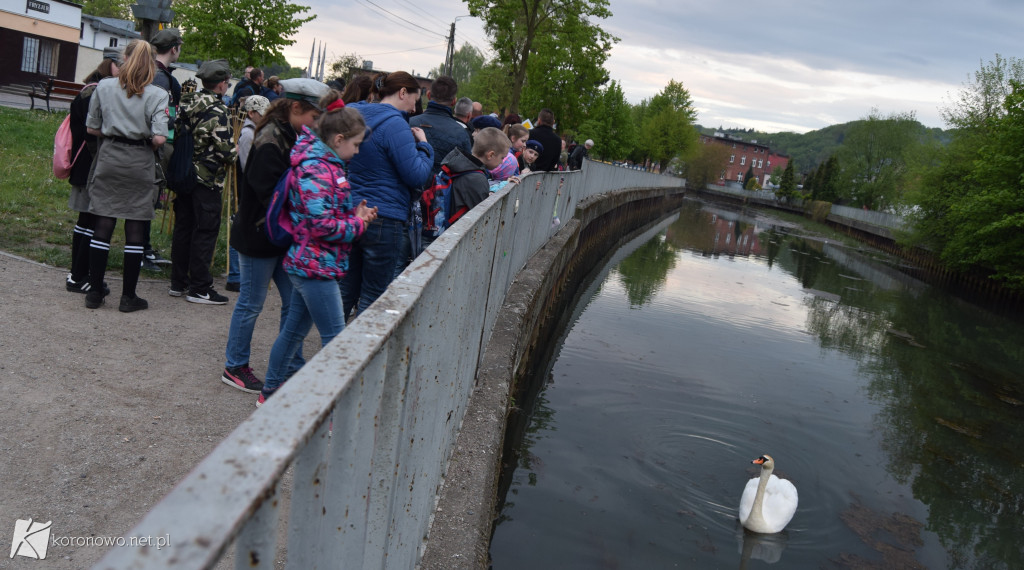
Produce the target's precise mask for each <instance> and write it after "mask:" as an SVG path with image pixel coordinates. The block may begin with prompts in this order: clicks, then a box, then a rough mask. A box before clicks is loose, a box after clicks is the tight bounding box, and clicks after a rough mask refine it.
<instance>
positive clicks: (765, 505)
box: [740, 455, 797, 534]
mask: <svg viewBox="0 0 1024 570" xmlns="http://www.w3.org/2000/svg"><path fill="white" fill-rule="evenodd" d="M751 463H754V464H756V465H760V466H761V476H760V477H754V478H753V479H751V480H750V481H747V486H746V487H744V488H743V496H742V497H741V498H740V524H742V525H743V526H744V527H746V528H747V530H750V531H753V532H759V533H762V534H773V533H776V532H782V529H784V528H786V525H787V524H789V521H791V520H793V515H794V514H795V513H796V504H797V494H796V487H794V486H793V484H792V483H790V482H789V481H787V480H785V479H779V478H778V477H776V476H775V475H772V470H774V469H775V461H774V460H773V459H772V456H771V455H762V456H761V457H758V458H757V459H755V460H753V461H751Z"/></svg>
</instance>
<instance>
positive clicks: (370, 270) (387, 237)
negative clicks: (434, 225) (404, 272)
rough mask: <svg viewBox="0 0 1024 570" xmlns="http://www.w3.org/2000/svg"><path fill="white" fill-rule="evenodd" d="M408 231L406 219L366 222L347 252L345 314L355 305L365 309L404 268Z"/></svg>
mask: <svg viewBox="0 0 1024 570" xmlns="http://www.w3.org/2000/svg"><path fill="white" fill-rule="evenodd" d="M407 238H408V234H407V232H406V228H405V222H402V221H399V220H392V219H389V218H377V219H376V220H374V221H372V222H370V223H369V224H368V225H367V226H366V231H365V232H364V233H363V235H362V236H360V237H359V240H358V241H356V242H355V243H354V244H352V253H350V254H349V256H348V272H347V273H346V274H345V277H344V278H342V280H341V293H342V297H343V299H344V302H345V314H346V315H348V314H349V313H351V312H352V309H355V315H358V314H359V313H362V312H363V311H365V310H366V307H369V306H370V305H371V304H372V303H373V302H374V301H376V300H377V297H380V296H381V294H382V293H384V290H385V289H387V288H388V285H390V284H391V281H393V280H394V278H395V277H396V276H397V275H398V273H400V272H401V270H400V269H399V268H400V267H401V266H403V264H402V261H403V257H402V253H403V251H402V249H403V247H404V246H405V243H406V240H407Z"/></svg>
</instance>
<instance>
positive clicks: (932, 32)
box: [284, 0, 1024, 133]
mask: <svg viewBox="0 0 1024 570" xmlns="http://www.w3.org/2000/svg"><path fill="white" fill-rule="evenodd" d="M292 1H293V2H295V3H298V4H303V5H308V6H310V7H311V8H312V13H315V14H316V16H317V17H316V19H315V20H313V21H312V22H308V23H306V24H304V25H303V27H302V28H301V30H300V31H299V32H298V33H297V34H296V35H295V36H294V38H293V39H295V40H296V43H295V44H294V45H292V46H290V47H286V48H285V50H284V54H285V57H286V58H287V59H288V61H289V62H290V63H291V64H292V65H294V66H298V67H306V66H307V65H308V64H309V54H310V49H311V48H312V46H313V45H314V41H315V42H316V43H317V44H319V43H320V42H324V45H325V46H326V51H327V54H328V55H327V62H328V65H329V64H330V62H331V60H332V59H335V58H337V57H340V56H342V55H345V54H351V53H355V54H357V55H359V56H360V57H361V58H363V59H366V60H370V61H373V63H374V67H375V68H377V69H386V70H390V71H394V70H405V71H409V72H415V73H417V74H420V75H426V74H427V72H428V71H429V70H430V69H431V68H434V67H437V66H438V65H440V64H441V63H442V62H443V61H444V55H445V49H446V37H447V34H448V31H449V27H450V26H451V23H452V21H453V20H455V19H456V18H458V20H457V24H456V32H455V38H456V43H457V46H461V45H462V44H463V43H465V42H468V43H470V44H472V45H474V46H476V47H478V48H480V49H482V50H483V51H484V52H485V53H487V54H488V55H490V50H489V45H488V41H487V35H486V33H485V32H484V29H483V23H482V22H481V21H480V20H479V19H477V18H473V17H469V16H468V14H469V10H468V9H467V8H466V5H465V3H463V2H459V1H457V0H345V1H337V0H292ZM610 9H611V12H612V14H613V15H612V17H611V18H608V19H606V20H603V21H599V23H600V24H601V26H602V27H603V28H604V29H605V30H607V31H608V32H610V33H611V34H613V35H615V36H616V37H618V38H620V40H621V41H619V42H618V43H617V44H615V46H614V47H613V48H612V50H611V54H610V56H609V58H608V60H607V62H606V63H605V67H606V68H607V69H608V71H609V73H610V75H611V79H613V80H616V81H618V82H620V83H621V84H622V88H623V91H624V93H625V95H626V98H627V99H628V100H629V101H630V102H631V103H638V102H640V101H641V100H643V99H645V98H649V97H651V96H653V95H655V94H657V93H658V92H659V91H660V90H661V89H663V88H664V87H665V85H667V84H668V82H669V80H672V79H674V80H676V81H679V82H682V84H683V86H684V87H685V88H686V89H687V90H689V92H690V95H691V97H692V99H693V101H694V106H695V108H696V110H697V122H698V123H700V124H701V125H704V126H706V127H713V128H717V127H719V126H721V127H724V128H744V129H745V128H753V129H757V130H760V131H766V132H779V131H792V132H799V133H803V132H807V131H810V130H816V129H820V128H823V127H826V126H828V125H833V124H839V123H845V122H848V121H853V120H857V119H861V118H864V117H865V116H867V115H868V113H870V112H871V110H872V109H878V111H879V112H881V113H882V114H883V115H889V114H892V113H905V112H913V113H914V114H915V116H916V117H917V120H919V121H920V122H921V123H923V124H924V125H926V126H929V127H945V125H944V124H943V122H942V119H941V115H940V111H939V109H940V108H941V107H944V106H947V105H948V104H949V103H950V102H951V101H952V100H953V98H954V97H955V96H956V94H957V92H958V91H959V90H960V89H962V88H963V86H964V84H965V83H966V82H967V81H969V80H970V78H971V76H972V75H973V73H974V72H975V71H977V70H978V69H980V67H981V64H982V62H989V61H992V60H994V59H995V56H996V54H997V53H998V54H1000V55H1002V56H1004V57H1024V53H1021V52H1024V49H1022V48H1021V45H1022V44H1021V41H1020V37H1021V34H1022V30H1024V3H1021V2H1020V1H1019V0H972V1H970V2H968V1H965V0H928V1H922V0H857V1H855V2H836V1H834V0H831V1H830V0H775V1H774V2H754V1H751V0H733V1H730V2H724V1H718V2H715V1H709V0H611V2H610ZM527 111H531V110H527Z"/></svg>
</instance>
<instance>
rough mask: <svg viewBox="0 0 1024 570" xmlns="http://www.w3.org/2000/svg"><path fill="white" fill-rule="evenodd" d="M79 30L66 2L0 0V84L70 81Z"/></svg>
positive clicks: (77, 10) (76, 9) (74, 9)
mask: <svg viewBox="0 0 1024 570" xmlns="http://www.w3.org/2000/svg"><path fill="white" fill-rule="evenodd" d="M81 27H82V7H81V5H79V4H76V3H74V2H71V1H70V0H0V54H3V55H2V56H0V83H3V84H10V83H21V84H27V83H31V82H33V81H39V80H42V79H45V78H46V77H51V76H52V77H57V78H58V79H64V80H67V81H74V80H75V71H76V68H75V65H76V62H77V59H78V39H79V36H80V35H81Z"/></svg>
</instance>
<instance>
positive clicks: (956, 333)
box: [864, 295, 1024, 568]
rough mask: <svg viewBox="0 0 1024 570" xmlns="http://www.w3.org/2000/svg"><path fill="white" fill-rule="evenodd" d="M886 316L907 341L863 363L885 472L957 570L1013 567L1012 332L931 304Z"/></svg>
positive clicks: (1018, 488) (1017, 434)
mask: <svg viewBox="0 0 1024 570" xmlns="http://www.w3.org/2000/svg"><path fill="white" fill-rule="evenodd" d="M889 313H890V318H891V320H892V321H893V326H894V327H895V328H896V329H898V330H905V331H911V334H912V335H913V337H914V338H913V340H914V341H915V342H914V343H911V342H908V341H909V340H910V339H907V338H906V337H904V336H896V335H889V337H888V338H887V341H886V342H885V343H884V345H883V346H882V347H881V350H880V351H879V352H878V353H877V354H876V355H874V356H873V358H871V359H869V360H867V361H866V362H864V365H865V368H866V369H867V370H868V371H869V372H870V373H871V375H872V378H873V379H872V380H871V383H870V384H869V387H868V390H869V394H870V396H871V397H872V399H874V400H876V401H878V402H880V403H881V404H882V411H881V412H880V413H879V414H878V417H879V419H881V420H883V421H882V422H880V425H882V426H884V427H885V428H886V429H885V431H884V433H883V445H884V447H885V450H886V451H887V453H888V454H889V470H890V472H891V473H892V474H893V476H894V477H895V478H896V479H897V480H898V481H900V482H901V483H907V482H909V483H910V485H911V488H912V489H913V492H914V496H915V497H916V498H917V499H918V500H920V501H921V502H923V503H925V504H927V505H928V506H929V514H928V529H929V530H931V531H933V532H935V533H936V534H937V535H938V536H939V538H940V540H941V541H942V543H943V545H944V546H945V547H946V548H947V549H948V550H949V552H950V554H951V555H952V557H953V560H954V562H955V564H956V566H957V567H975V568H978V567H986V568H987V567H995V568H1000V567H1005V568H1010V567H1019V566H1020V564H1021V561H1024V543H1022V542H1021V541H1020V531H1021V524H1022V521H1024V470H1022V467H1024V464H1022V461H1021V460H1020V453H1021V452H1020V449H1021V446H1022V444H1024V426H1022V424H1021V415H1022V411H1024V409H1022V408H1024V402H1022V401H1024V394H1022V391H1024V387H1022V385H1021V378H1020V376H1019V374H1020V371H1021V370H1022V369H1024V366H1022V362H1024V355H1022V347H1024V335H1022V334H1021V331H1020V326H1019V325H1014V324H1012V323H1008V322H997V321H999V319H997V318H995V317H991V316H990V315H986V314H982V313H981V312H980V311H977V310H974V309H972V308H969V307H960V306H950V304H949V302H948V299H946V298H943V299H938V298H934V296H933V295H930V296H929V297H926V298H924V299H920V300H918V301H915V300H914V299H911V298H908V297H901V298H899V299H898V300H897V302H895V303H894V304H893V305H892V306H891V307H889ZM915 344H916V345H917V346H915ZM922 345H923V347H922Z"/></svg>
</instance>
